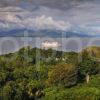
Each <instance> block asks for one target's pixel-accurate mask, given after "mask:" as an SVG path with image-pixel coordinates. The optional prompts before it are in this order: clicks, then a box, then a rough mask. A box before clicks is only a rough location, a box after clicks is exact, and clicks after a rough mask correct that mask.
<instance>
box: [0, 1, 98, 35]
mask: <svg viewBox="0 0 100 100" xmlns="http://www.w3.org/2000/svg"><path fill="white" fill-rule="evenodd" d="M14 29H17V30H20V29H28V30H33V31H34V30H44V29H46V30H48V29H49V30H60V31H66V32H67V31H68V32H69V31H71V32H75V33H79V34H88V35H92V36H99V35H100V0H0V32H4V31H8V32H9V31H11V30H14Z"/></svg>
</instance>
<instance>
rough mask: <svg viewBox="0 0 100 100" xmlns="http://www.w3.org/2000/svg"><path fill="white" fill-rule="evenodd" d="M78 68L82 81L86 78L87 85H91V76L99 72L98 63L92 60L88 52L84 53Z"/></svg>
mask: <svg viewBox="0 0 100 100" xmlns="http://www.w3.org/2000/svg"><path fill="white" fill-rule="evenodd" d="M78 66H79V76H80V79H84V78H85V79H86V82H87V83H89V80H90V75H92V74H96V73H97V72H98V62H97V61H94V60H93V59H91V58H90V57H89V56H88V53H87V52H86V51H84V53H83V55H82V62H80V63H79V65H78Z"/></svg>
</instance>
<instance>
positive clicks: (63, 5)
mask: <svg viewBox="0 0 100 100" xmlns="http://www.w3.org/2000/svg"><path fill="white" fill-rule="evenodd" d="M92 1H93V2H95V1H96V2H97V1H100V0H0V5H2V6H10V5H13V6H15V5H19V4H22V3H30V4H33V5H38V6H40V5H41V6H48V7H50V8H57V9H63V10H64V9H65V10H66V9H69V8H72V7H74V6H76V5H78V4H80V3H81V4H82V3H83V2H92Z"/></svg>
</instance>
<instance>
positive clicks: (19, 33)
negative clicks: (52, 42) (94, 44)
mask: <svg viewBox="0 0 100 100" xmlns="http://www.w3.org/2000/svg"><path fill="white" fill-rule="evenodd" d="M0 36H1V37H3V36H5V37H7V36H9V37H10V36H12V37H13V36H14V37H25V36H28V37H52V38H61V37H64V38H65V37H94V36H92V35H88V34H82V33H77V32H71V31H67V32H65V31H61V30H27V29H13V30H2V31H0ZM95 37H96V36H95Z"/></svg>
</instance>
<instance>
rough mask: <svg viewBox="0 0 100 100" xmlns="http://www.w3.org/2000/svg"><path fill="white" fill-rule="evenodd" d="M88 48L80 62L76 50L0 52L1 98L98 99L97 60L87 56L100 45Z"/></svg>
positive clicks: (13, 99) (98, 76) (31, 99)
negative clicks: (4, 53) (2, 53)
mask: <svg viewBox="0 0 100 100" xmlns="http://www.w3.org/2000/svg"><path fill="white" fill-rule="evenodd" d="M89 48H91V49H89ZM89 48H86V49H84V50H83V51H82V58H83V59H82V61H81V62H80V61H79V59H78V53H76V52H63V51H56V50H52V49H48V50H43V49H38V48H30V47H24V48H21V49H20V50H19V51H17V52H15V53H10V54H6V55H1V56H0V100H2V98H3V100H80V99H82V100H89V99H90V100H100V95H99V94H100V89H99V88H100V87H99V83H100V63H98V61H96V60H93V59H91V57H89V56H88V55H89V53H90V52H91V50H92V51H93V52H94V53H95V55H100V54H99V50H100V47H89ZM85 51H86V52H85ZM88 98H89V99H88Z"/></svg>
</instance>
